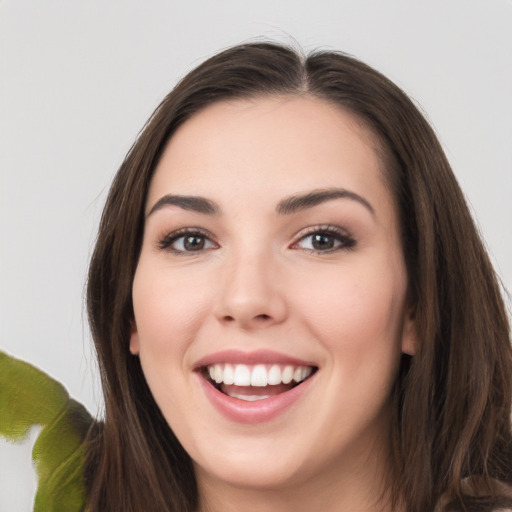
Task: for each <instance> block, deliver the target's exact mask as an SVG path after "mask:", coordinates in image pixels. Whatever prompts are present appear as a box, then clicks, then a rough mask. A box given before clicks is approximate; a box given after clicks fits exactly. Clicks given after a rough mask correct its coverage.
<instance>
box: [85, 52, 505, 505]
mask: <svg viewBox="0 0 512 512" xmlns="http://www.w3.org/2000/svg"><path fill="white" fill-rule="evenodd" d="M283 94H307V95H310V96H314V97H318V98H322V99H324V100H326V101H328V102H331V103H333V104H335V105H339V106H341V107H343V108H344V109H348V110H350V111H352V112H353V113H355V114H356V115H357V116H358V118H359V119H360V120H361V121H362V122H363V123H364V124H365V125H366V126H367V127H368V128H369V130H370V131H371V132H372V133H373V135H374V137H375V138H376V140H377V141H378V144H379V147H380V149H381V151H380V152H381V155H382V158H383V160H384V163H385V164H386V167H387V172H388V179H389V183H390V188H391V189H392V192H393V194H394V196H395V200H396V204H397V207H398V210H399V215H400V222H401V230H402V243H403V250H404V254H405V259H406V263H407V269H408V277H409V283H410V290H409V292H410V296H411V301H412V303H413V304H414V306H415V311H416V325H417V329H418V333H419V338H420V346H419V349H418V352H417V354H416V355H415V356H414V357H412V358H409V357H408V356H404V358H403V361H402V365H401V368H400V371H399V374H398V376H397V381H396V385H395V390H394V401H393V404H394V406H393V407H394V422H393V439H392V442H393V447H394V450H393V461H392V462H393V465H394V470H395V471H394V476H393V486H392V496H393V499H394V500H395V503H398V502H402V503H403V504H404V505H405V507H406V509H407V510H408V511H411V512H426V511H430V510H433V509H434V507H435V506H436V503H438V502H439V499H440V497H441V495H443V496H444V503H447V505H446V510H470V509H471V510H480V509H479V508H471V507H475V506H477V507H478V506H482V510H488V509H489V508H490V507H491V508H492V507H493V506H498V505H499V504H500V503H501V504H502V503H504V501H503V500H505V498H504V496H501V495H500V492H499V491H498V486H497V485H495V483H496V482H497V481H501V482H504V483H505V484H510V483H512V434H511V424H510V413H511V401H512V353H511V346H510V337H509V336H510V334H509V327H508V321H507V314H506V310H505V307H504V304H503V300H502V297H501V293H500V287H499V283H498V280H497V278H496V275H495V273H494V271H493V268H492V266H491V263H490V261H489V258H488V256H487V254H486V251H485V249H484V247H483V244H482V242H481V240H480V237H479V235H478V232H477V230H476V228H475V225H474V223H473V221H472V219H471V216H470V214H469V211H468V208H467V206H466V203H465V200H464V197H463V194H462V192H461V190H460V189H459V186H458V184H457V182H456V180H455V178H454V175H453V173H452V171H451V169H450V166H449V164H448V162H447V159H446V157H445V155H444V153H443V151H442V148H441V146H440V144H439V142H438V140H437V138H436V136H435V134H434V132H433V130H432V129H431V127H430V126H429V124H428V123H427V122H426V121H425V119H424V117H423V116H422V115H421V114H420V112H419V111H418V109H417V108H416V107H415V106H414V104H413V103H412V102H411V101H410V99H409V98H408V97H407V96H406V95H405V94H404V93H403V92H402V91H401V90H400V89H399V88H398V87H397V86H395V85H394V84H393V83H392V82H390V81H389V80H388V79H387V78H385V77H384V76H382V75H381V74H380V73H378V72H377V71H375V70H373V69H372V68H370V67H368V66H367V65H365V64H363V63H361V62H359V61H357V60H356V59H354V58H352V57H349V56H347V55H344V54H342V53H336V52H316V53H313V54H311V55H309V56H303V55H301V54H300V53H299V52H296V51H295V50H292V49H290V48H287V47H284V46H280V45H277V44H273V43H254V44H245V45H241V46H237V47H234V48H231V49H228V50H226V51H223V52H222V53H220V54H218V55H216V56H214V57H212V58H210V59H209V60H207V61H206V62H204V63H203V64H201V65H200V66H199V67H197V68H196V69H195V70H193V71H192V72H191V73H189V74H188V75H187V76H186V77H185V78H184V79H183V80H182V81H181V82H180V83H179V84H178V85H177V86H176V88H175V89H174V90H173V91H172V92H171V93H170V94H169V95H168V96H167V97H166V98H165V99H164V100H163V102H162V103H161V104H160V106H159V107H158V108H157V110H156V111H155V113H154V114H153V116H152V117H151V118H150V120H149V121H148V123H147V124H146V126H145V127H144V129H143V130H142V132H141V134H140V135H139V137H138V139H137V141H136V142H135V144H134V145H133V147H132V148H131V150H130V151H129V153H128V155H127V157H126V159H125V161H124V162H123V164H122V166H121V168H120V169H119V171H118V173H117V175H116V177H115V179H114V182H113V184H112V188H111V190H110V194H109V196H108V199H107V203H106V206H105V209H104V212H103V216H102V219H101V223H100V227H99V234H98V239H97V243H96V247H95V250H94V254H93V256H92V260H91V265H90V271H89V280H88V288H87V304H88V313H89V320H90V326H91V330H92V334H93V338H94V342H95V345H96V350H97V353H98V361H99V367H100V371H101V378H102V385H103V392H104V398H105V419H104V422H99V423H97V424H96V425H95V427H94V429H93V431H91V433H90V436H89V452H88V460H87V471H86V479H87V485H88V496H89V508H90V510H92V511H111V510H112V511H113V510H115V511H123V512H124V511H126V512H128V511H141V510H148V508H150V509H152V510H159V511H175V512H176V511H179V512H186V511H189V512H192V511H194V510H196V508H197V503H198V496H197V486H196V482H195V476H194V471H193V468H192V464H191V461H190V458H189V456H188V455H187V453H186V452H185V451H184V450H183V448H182V447H181V445H180V443H179V441H178V440H177V439H176V437H175V436H174V434H173V432H172V431H171V429H170V428H169V426H168V425H167V423H166V421H165V419H164V418H163V416H162V414H161V413H160V411H159V409H158V407H157V405H156V403H155V401H154V399H153V397H152V395H151V392H150V390H149V388H148V386H147V384H146V381H145V378H144V375H143V373H142V369H141V366H140V364H139V360H138V359H137V358H136V357H133V356H132V355H131V354H130V352H129V350H128V344H129V339H130V333H131V329H132V325H133V318H134V317H133V307H132V299H131V287H132V281H133V276H134V273H135V268H136V266H137V261H138V257H139V252H140V248H141V243H142V234H143V227H144V219H143V212H144V206H145V201H146V195H147V190H148V186H149V183H150V180H151V177H152V173H153V171H154V169H155V167H156V165H157V162H158V160H159V157H160V155H161V153H162V151H163V149H164V147H165V145H166V143H167V141H168V140H169V138H170V137H171V136H172V134H173V133H174V131H175V130H176V129H177V127H178V126H180V125H181V124H182V123H183V122H184V121H186V120H187V119H188V118H190V116H192V115H194V113H196V112H198V111H200V110H201V109H203V108H204V107H206V106H207V105H210V104H212V103H215V102H218V101H223V100H227V99H230V98H250V97H257V96H268V95H283ZM198 143H200V142H199V141H198ZM468 489H469V490H472V491H473V492H472V493H471V492H469V491H468ZM485 507H487V508H485Z"/></svg>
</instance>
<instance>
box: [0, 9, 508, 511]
mask: <svg viewBox="0 0 512 512" xmlns="http://www.w3.org/2000/svg"><path fill="white" fill-rule="evenodd" d="M254 38H272V39H277V40H281V41H285V42H286V41H288V42H290V41H291V40H292V38H294V39H295V40H297V41H298V43H299V44H300V45H301V46H302V47H303V48H305V50H311V49H315V48H318V47H322V48H327V49H337V50H343V51H345V52H348V53H351V54H353V55H355V56H356V57H359V58H360V59H362V60H364V61H366V62H367V63H369V64H370V65H373V66H374V67H376V68H377V69H379V70H380V71H382V72H383V73H384V74H386V75H387V76H389V77H390V78H391V79H392V80H394V81H395V82H396V83H397V84H398V85H400V86H401V87H402V88H403V89H405V91H406V92H407V93H409V94H410V95H411V96H412V97H413V98H414V99H415V100H416V102H417V103H418V104H419V105H420V106H421V108H422V109H423V110H424V111H425V112H426V114H427V116H428V118H429V119H430V121H431V122H432V124H433V125H434V127H435V129H436V131H437V133H438V134H439V137H440V139H441V141H442V143H443V146H444V148H445V150H446V152H447V155H448V158H449V160H450V162H451V164H452V166H453V168H454V171H455V173H456V175H457V177H458V179H459V181H460V183H461V185H462V188H463V189H464V191H465V193H466V194H467V197H468V200H469V202H470V204H471V207H472V210H473V212H474V214H475V216H476V218H477V220H478V223H479V225H480V227H481V230H482V233H483V236H484V238H485V240H486V242H487V244H488V247H489V251H490V253H491V255H492V258H493V261H494V262H495V264H496V267H497V270H498V272H499V274H500V276H501V277H502V279H503V281H504V284H505V286H506V287H507V288H508V289H509V290H512V236H511V230H510V225H511V220H512V202H511V200H510V196H511V193H512V151H511V147H512V144H511V142H512V92H511V91H512V2H511V1H510V0H478V1H477V0H428V1H427V0H423V1H413V0H400V1H399V0H332V1H321V0H320V1H318V0H317V1H314V2H313V1H312V2H306V1H302V2H299V1H297V0H281V1H276V0H271V1H269V0H258V1H253V2H246V1H240V0H215V1H206V0H205V1H197V0H192V1H191V0H187V1H186V2H174V1H170V0H169V1H163V0H160V1H156V0H153V1H148V0H146V1H143V0H139V1H134V0H122V1H121V0H119V1H105V0H103V1H101V0H87V1H82V2H79V1H73V2H70V1H68V0H62V1H56V0H33V1H27V0H0V172H1V181H0V226H1V231H0V238H1V240H0V263H1V265H0V294H1V295H0V315H1V317H0V348H1V349H3V350H6V351H7V352H9V353H11V354H12V355H15V356H17V357H20V358H22V359H25V360H28V361H30V362H32V363H33V364H35V365H37V366H39V367H41V368H42V369H44V370H45V371H46V372H48V373H50V374H51V375H52V376H54V377H55V378H57V379H58V380H59V381H61V382H62V383H64V384H65V386H66V387H67V388H68V390H69V392H70V394H71V395H72V396H73V397H74V398H76V399H78V400H79V401H81V402H83V403H84V404H85V405H86V406H87V407H88V409H89V410H90V411H91V412H92V413H94V414H96V413H98V412H99V411H100V410H101V408H100V406H99V404H100V390H99V386H98V377H97V374H96V371H95V367H94V358H93V355H92V351H91V344H90V338H89V335H88V330H87V325H86V322H85V313H84V307H83V290H84V284H85V274H86V269H87V262H88V258H89V255H90V252H91V248H92V245H93V242H94V237H95V230H96V225H97V222H98V218H99V215H100V212H101V208H102V205H103V201H104V199H105V194H106V191H107V189H108V185H109V183H110V181H111V178H112V176H113V174H114V172H115V170H116V169H117V167H118V166H119V164H120V163H121V161H122V159H123V157H124V155H125V153H126V152H127V150H128V149H129V148H130V146H131V144H132V142H133V140H134V139H135V136H136V135H137V133H138V131H139V130H140V128H141V127H142V125H143V123H144V122H145V120H146V119H147V118H148V116H149V115H150V114H151V112H152V111H153V109H154V108H155V107H156V106H157V104H158V103H159V101H160V100H161V99H162V98H163V96H164V95H165V94H166V93H167V92H168V91H169V90H170V89H171V87H172V86H173V84H175V82H176V80H177V79H178V78H179V77H181V76H183V75H184V74H185V73H186V72H187V71H188V70H190V69H191V68H192V67H194V66H196V65H197V64H199V63H200V62H201V61H203V60H204V59H205V58H207V57H208V56H210V55H212V54H213V53H214V52H216V51H218V50H220V49H222V48H224V47H227V46H230V45H232V44H236V43H239V42H242V41H246V40H252V39H254ZM0 421H1V418H0ZM30 449H31V443H30V442H28V443H25V445H24V446H22V447H19V446H11V445H6V444H5V443H1V444H0V512H24V511H29V510H31V502H32V499H33V493H34V489H35V480H34V476H33V472H32V469H31V467H30Z"/></svg>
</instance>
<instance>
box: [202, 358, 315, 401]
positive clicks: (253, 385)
mask: <svg viewBox="0 0 512 512" xmlns="http://www.w3.org/2000/svg"><path fill="white" fill-rule="evenodd" d="M316 370H317V368H316V367H315V366H295V365H280V364H256V365H247V364H230V363H216V364H211V365H208V366H204V367H202V368H201V374H202V376H203V377H204V378H205V379H206V380H207V381H208V382H210V384H211V385H212V386H214V387H215V388H216V389H217V390H218V391H220V392H221V393H224V394H225V395H228V396H230V397H232V398H237V399H239V400H244V401H248V402H252V401H256V400H265V399H266V398H271V397H273V396H277V395H280V394H281V393H285V392H286V391H289V390H290V389H293V388H294V387H296V386H298V385H300V384H301V383H303V382H304V381H306V380H307V379H309V378H310V377H311V376H312V375H313V374H314V373H315V372H316Z"/></svg>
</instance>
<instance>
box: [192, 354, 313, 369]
mask: <svg viewBox="0 0 512 512" xmlns="http://www.w3.org/2000/svg"><path fill="white" fill-rule="evenodd" d="M216 363H231V364H247V365H252V364H282V365H287V364H289V365H293V366H317V365H316V364H315V363H312V362H310V361H304V360H302V359H297V358H295V357H290V356H287V355H285V354H280V353H279V352H273V351H271V350H255V351H253V352H243V351H241V350H223V351H221V352H215V353H214V354H210V355H207V356H205V357H203V358H201V359H200V360H199V361H197V362H196V363H195V364H194V368H195V369H199V368H202V367H204V366H209V365H211V364H216Z"/></svg>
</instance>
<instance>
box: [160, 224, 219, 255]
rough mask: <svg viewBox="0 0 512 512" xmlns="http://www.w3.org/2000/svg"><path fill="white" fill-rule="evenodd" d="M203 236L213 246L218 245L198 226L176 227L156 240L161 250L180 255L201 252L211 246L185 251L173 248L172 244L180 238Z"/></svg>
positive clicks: (209, 248)
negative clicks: (176, 228)
mask: <svg viewBox="0 0 512 512" xmlns="http://www.w3.org/2000/svg"><path fill="white" fill-rule="evenodd" d="M194 237H196V238H203V239H205V240H208V241H209V242H210V243H211V244H213V245H214V246H216V247H214V248H217V247H218V245H217V243H216V242H214V241H213V240H212V239H213V237H212V236H211V235H210V233H208V232H207V231H204V230H202V229H200V228H183V229H178V230H177V231H173V232H172V233H169V234H168V235H166V236H164V237H163V238H162V239H161V240H160V241H159V242H158V248H159V249H161V250H166V251H170V252H172V253H173V254H177V255H179V256H181V255H190V254H193V253H196V252H197V253H201V252H203V251H205V250H211V249H212V247H208V248H201V249H200V250H197V251H186V250H181V249H174V248H173V247H172V245H173V244H174V243H175V242H177V241H178V240H179V239H180V238H183V239H185V238H194Z"/></svg>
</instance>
